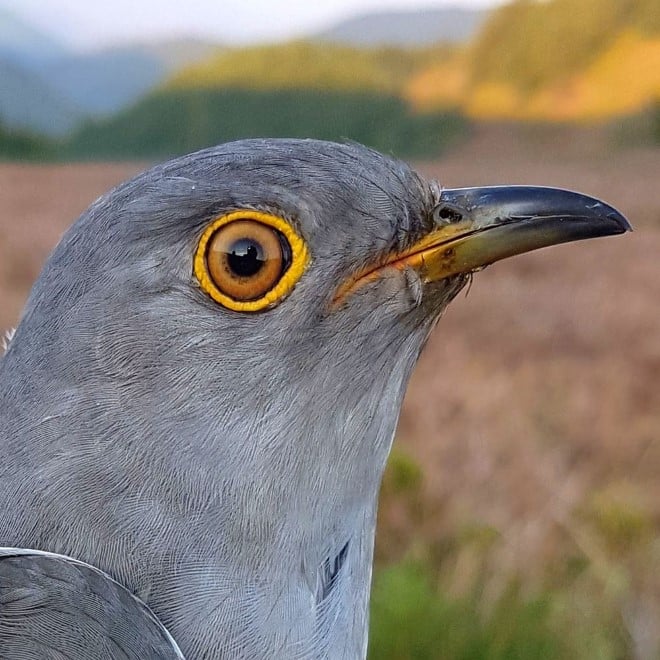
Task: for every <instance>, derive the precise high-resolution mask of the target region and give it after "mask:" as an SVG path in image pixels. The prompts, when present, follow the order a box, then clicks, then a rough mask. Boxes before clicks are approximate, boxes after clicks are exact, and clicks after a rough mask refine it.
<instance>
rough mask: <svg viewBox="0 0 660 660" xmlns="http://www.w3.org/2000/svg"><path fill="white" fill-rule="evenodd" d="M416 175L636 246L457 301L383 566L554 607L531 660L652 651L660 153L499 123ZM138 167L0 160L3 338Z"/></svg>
mask: <svg viewBox="0 0 660 660" xmlns="http://www.w3.org/2000/svg"><path fill="white" fill-rule="evenodd" d="M418 166H419V168H420V169H421V171H422V172H424V173H425V174H427V175H432V176H434V177H436V178H438V179H439V180H440V181H441V182H442V183H444V184H445V185H448V186H459V185H465V186H468V185H479V184H488V183H493V184H494V183H521V184H522V183H529V184H541V185H554V186H560V187H568V188H573V189H576V190H580V191H582V192H586V193H589V194H593V195H595V196H599V197H602V198H604V199H606V200H607V201H608V202H610V203H612V204H613V205H615V206H617V207H618V208H619V209H620V210H622V211H623V212H624V213H625V214H626V215H627V216H628V217H629V219H630V221H631V222H632V224H633V225H634V227H635V232H634V233H633V234H628V235H625V236H619V237H614V238H610V239H599V240H594V241H590V242H586V243H577V244H572V245H568V246H560V247H555V248H551V249H547V250H543V251H539V252H536V253H532V254H528V255H524V256H521V257H518V258H515V259H511V260H509V261H506V262H502V263H500V264H496V265H494V266H492V267H490V268H488V269H487V270H486V271H485V272H483V273H480V274H478V275H477V276H476V277H475V280H474V283H473V286H472V287H471V290H470V292H469V295H467V296H465V295H461V296H460V297H459V299H458V300H456V301H455V302H454V303H453V304H452V306H451V308H450V309H449V310H448V312H447V313H446V315H445V318H444V319H443V320H442V321H441V322H440V324H439V325H438V327H437V329H436V331H435V334H434V335H433V337H432V339H431V341H430V342H429V345H428V347H427V349H426V351H425V353H424V355H423V358H422V360H421V362H420V364H419V366H418V368H417V371H416V373H415V375H414V377H413V380H412V383H411V385H410V388H409V392H408V396H407V399H406V403H405V407H404V410H403V413H402V417H401V423H400V430H399V441H398V445H397V446H398V449H397V452H396V454H395V458H394V461H393V464H392V466H391V469H390V472H389V473H388V476H387V479H386V482H385V488H384V493H383V498H384V506H383V507H382V513H381V519H380V534H379V542H378V548H377V555H378V560H379V562H380V564H381V565H384V564H387V563H390V562H394V561H399V560H402V559H404V558H407V559H408V560H410V559H411V558H412V560H414V561H419V562H424V563H426V564H429V565H431V566H432V567H433V573H432V575H433V580H434V581H436V582H437V584H438V585H439V586H440V587H441V589H442V590H443V591H445V592H446V593H449V594H451V595H452V597H456V598H464V597H472V596H474V595H475V594H476V595H477V597H478V598H477V600H478V602H479V607H478V608H477V610H476V615H475V616H482V615H483V616H486V617H487V616H488V615H487V612H488V611H489V607H490V608H491V609H492V608H493V607H496V604H497V603H498V602H502V598H503V597H504V596H505V594H506V593H508V590H510V588H511V585H512V584H515V585H517V586H516V589H517V593H519V597H520V598H522V599H525V598H534V597H535V596H536V595H537V594H541V593H553V594H559V596H558V597H557V598H556V599H554V600H553V601H552V608H551V611H550V613H549V614H548V617H549V619H551V620H552V622H553V623H552V625H553V626H555V629H556V630H563V631H567V632H566V633H565V635H566V636H567V637H571V635H572V636H573V637H575V639H572V640H571V641H570V643H569V642H568V641H566V639H563V640H562V644H564V642H565V648H564V647H562V648H563V650H559V651H556V652H553V653H551V654H550V655H547V654H546V655H543V654H541V653H539V654H536V655H527V656H522V657H548V658H550V657H567V658H568V657H571V655H572V657H584V658H639V659H641V660H646V659H650V658H657V657H660V655H659V654H660V185H659V184H660V182H659V181H658V175H659V173H660V150H659V149H657V148H650V147H649V148H646V147H642V146H639V147H634V148H633V147H630V148H617V149H611V148H609V147H607V146H606V145H605V144H604V143H603V140H602V136H601V135H600V134H599V133H598V131H593V132H591V133H589V132H585V131H577V130H569V129H562V130H560V129H555V130H548V131H546V132H543V133H540V134H539V133H531V132H528V131H525V130H524V129H520V128H518V129H515V130H511V129H508V128H506V127H490V128H481V129H479V130H477V131H476V132H475V134H474V136H473V137H472V138H471V140H470V141H469V142H468V143H467V144H464V145H463V146H461V147H460V148H458V149H457V150H456V151H454V152H453V153H450V154H448V155H447V156H445V157H444V158H443V159H442V160H439V161H437V162H433V163H420V164H418ZM140 169H141V166H140V165H137V164H106V165H102V164H91V165H90V164H84V165H76V164H72V165H17V164H4V165H3V164H0V218H1V220H0V326H7V327H8V326H11V325H12V324H13V323H15V322H16V320H17V317H18V315H19V310H20V308H21V305H22V303H23V301H24V299H25V297H26V295H27V293H28V290H29V287H30V285H31V283H32V281H33V280H34V278H35V277H36V275H37V274H38V271H39V267H40V264H41V263H42V261H43V260H44V258H45V257H46V255H47V253H48V251H49V250H50V248H51V247H52V246H53V245H54V243H55V242H56V241H57V239H58V237H59V236H60V235H61V233H62V231H63V230H64V229H65V228H66V227H67V225H68V224H69V223H70V222H71V221H72V220H74V219H75V217H76V216H77V215H78V214H79V213H80V212H81V211H82V210H83V209H84V208H85V207H86V206H87V205H88V204H89V203H90V202H92V201H93V200H94V199H95V198H96V197H97V196H98V195H100V194H101V193H102V192H104V191H105V190H107V189H108V188H109V187H111V186H112V185H114V184H115V183H117V182H119V181H120V180H122V179H124V178H125V177H127V176H130V175H132V174H134V173H136V172H137V171H138V170H140ZM608 626H609V627H611V628H612V630H614V632H612V630H610V628H608ZM578 631H582V632H578ZM599 631H600V632H599ZM601 632H602V634H601ZM610 633H612V634H611V637H610V636H608V635H609V634H610ZM613 640H614V641H613ZM617 640H618V641H617ZM598 644H600V646H598ZM566 649H570V650H566ZM576 649H577V650H576ZM580 649H583V650H582V651H580ZM578 653H579V655H576V654H578ZM450 656H451V653H450V652H449V651H448V652H447V653H446V654H445V655H444V656H443V655H438V657H450ZM391 657H401V658H404V657H420V658H421V657H432V656H426V655H417V656H413V655H410V656H408V655H405V654H400V655H396V654H394V655H392V656H391ZM451 657H465V658H472V657H474V658H477V657H493V658H494V657H502V658H503V659H504V658H506V657H518V656H514V655H507V654H506V653H504V654H503V655H501V656H497V655H492V654H491V655H477V654H474V655H469V654H464V655H460V654H458V653H457V654H455V655H454V656H451Z"/></svg>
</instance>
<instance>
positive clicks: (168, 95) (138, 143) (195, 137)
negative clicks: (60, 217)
mask: <svg viewBox="0 0 660 660" xmlns="http://www.w3.org/2000/svg"><path fill="white" fill-rule="evenodd" d="M465 128H466V124H465V121H464V120H462V119H461V118H460V117H459V116H458V115H456V114H452V113H446V112H444V113H442V112H440V113H438V112H436V113H433V114H423V115H420V114H418V115H413V114H411V113H410V112H409V111H408V109H407V108H406V104H405V103H404V102H403V101H402V100H401V99H399V98H397V97H394V96H387V95H383V94H377V93H364V92H331V91H313V90H309V89H305V90H243V89H217V90H216V89H192V90H177V91H161V92H160V93H158V94H154V95H152V96H149V97H147V98H146V99H145V100H144V101H142V102H141V103H139V104H138V105H136V106H135V107H133V108H131V109H130V110H128V111H126V112H124V113H121V114H120V115H118V116H116V117H114V118H112V119H110V120H108V121H106V122H102V123H96V124H89V125H87V126H85V127H83V128H82V130H80V131H79V132H78V133H77V134H76V135H75V136H74V137H73V139H72V141H71V143H70V145H69V147H68V148H67V155H68V156H72V157H78V158H80V157H83V158H84V157H88V158H97V157H106V158H108V157H109V158H160V157H164V156H169V155H172V154H181V153H185V152H189V151H194V150H196V149H200V148H202V147H206V146H209V145H213V144H218V143H220V142H225V141H228V140H234V139H238V138H249V137H266V136H268V137H277V136H282V137H312V138H320V139H330V140H342V139H351V140H356V141H359V142H362V143H364V144H367V145H370V146H372V147H374V148H376V149H379V150H381V151H385V152H388V153H396V154H400V155H407V156H431V155H436V154H437V153H439V151H440V150H442V149H443V148H444V147H445V146H447V144H449V143H451V142H452V141H454V140H456V139H457V138H458V137H460V136H461V135H462V134H463V132H464V131H465Z"/></svg>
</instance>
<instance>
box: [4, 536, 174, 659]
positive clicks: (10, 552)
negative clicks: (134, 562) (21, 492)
mask: <svg viewBox="0 0 660 660" xmlns="http://www.w3.org/2000/svg"><path fill="white" fill-rule="evenodd" d="M31 555H32V556H34V555H36V556H39V557H50V558H51V559H59V560H60V561H68V562H70V563H72V564H77V565H79V566H85V567H86V568H88V569H90V570H91V571H94V572H96V573H100V574H101V575H103V577H104V578H105V579H106V580H109V581H110V582H113V583H114V584H116V585H118V586H119V587H120V588H121V589H123V590H124V591H127V592H128V593H129V594H130V595H131V597H132V598H133V599H134V600H135V601H136V602H137V603H139V604H140V605H141V606H142V607H144V609H145V610H147V612H148V613H149V614H150V615H151V616H152V617H153V621H154V623H155V624H156V625H157V626H158V627H159V628H160V629H161V631H162V632H163V634H164V635H165V638H166V639H167V641H168V642H170V644H171V645H172V649H173V650H174V651H175V652H176V653H177V656H178V657H179V658H181V660H186V659H185V657H184V655H183V653H181V649H180V648H179V645H178V644H177V643H176V642H175V641H174V638H173V637H172V635H170V633H169V631H168V630H167V628H166V627H165V626H164V625H163V624H162V623H161V621H160V619H159V618H158V617H157V616H156V615H155V614H154V613H153V611H152V610H151V608H150V607H149V606H148V605H147V604H146V603H144V602H143V601H142V600H140V599H139V598H138V597H137V596H136V595H135V594H132V593H131V592H130V591H128V589H126V587H124V586H123V585H122V584H120V583H119V582H117V581H116V580H113V579H112V578H111V577H110V576H109V575H108V574H107V573H105V572H104V571H102V570H101V569H99V568H96V566H92V565H91V564H87V563H85V562H84V561H80V560H78V559H74V558H73V557H67V556H66V555H59V554H57V553H55V552H45V551H43V550H32V549H28V548H3V547H0V559H2V558H3V557H16V556H22V557H26V556H27V557H29V556H31Z"/></svg>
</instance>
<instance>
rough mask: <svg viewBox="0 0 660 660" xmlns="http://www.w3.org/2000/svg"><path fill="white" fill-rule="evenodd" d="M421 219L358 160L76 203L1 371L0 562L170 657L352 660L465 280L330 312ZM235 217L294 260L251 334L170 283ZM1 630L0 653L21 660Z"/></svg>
mask: <svg viewBox="0 0 660 660" xmlns="http://www.w3.org/2000/svg"><path fill="white" fill-rule="evenodd" d="M440 198H441V190H440V188H439V186H437V185H435V184H429V183H427V182H425V181H423V180H422V179H421V178H420V177H419V176H417V175H416V174H415V173H414V172H413V171H412V170H410V168H408V167H407V166H406V165H404V164H402V163H399V162H397V161H393V160H390V159H388V158H385V157H383V156H381V155H379V154H377V153H375V152H373V151H370V150H367V149H365V148H363V147H360V146H358V145H337V144H331V143H325V142H318V141H294V140H250V141H243V142H238V143H232V144H228V145H223V146H220V147H217V148H213V149H209V150H206V151H202V152H199V153H197V154H193V155H191V156H187V157H184V158H180V159H177V160H175V161H172V162H169V163H166V164H164V165H160V166H157V167H155V168H153V169H152V170H149V171H147V172H146V173H144V174H142V175H140V176H138V177H136V178H135V179H134V180H132V181H130V182H128V183H126V184H123V185H121V186H120V187H118V188H117V189H116V190H114V191H112V192H110V193H109V194H108V195H106V196H104V197H102V198H101V199H100V200H98V201H97V202H96V203H95V204H94V205H92V206H91V207H90V209H89V210H88V211H87V212H86V213H84V214H83V216H82V217H81V218H80V219H79V220H78V221H77V222H76V223H75V224H74V226H73V227H72V228H71V230H70V231H69V232H68V233H67V234H66V235H65V237H64V238H63V239H62V241H61V242H60V244H59V245H58V247H57V248H56V250H55V251H54V253H53V255H52V256H51V258H50V259H49V261H48V263H47V264H46V266H45V268H44V270H43V272H42V274H41V276H40V278H39V280H38V281H37V283H36V285H35V287H34V289H33V291H32V293H31V296H30V298H29V301H28V303H27V306H26V309H25V312H24V315H23V318H22V320H21V323H20V325H19V326H18V328H17V330H16V334H15V336H14V338H13V340H12V341H11V344H10V346H9V348H8V351H7V353H6V355H5V356H4V357H3V358H2V359H0V411H1V426H0V450H1V451H2V454H3V461H2V463H1V464H0V546H12V547H21V548H36V549H38V550H43V551H48V552H54V553H60V554H62V555H66V556H69V557H71V558H74V559H75V560H79V561H82V562H85V563H87V564H89V565H91V566H93V567H96V568H97V569H98V570H99V571H102V572H104V573H106V574H107V575H108V576H109V578H111V579H112V580H115V581H116V582H118V583H119V584H121V585H123V587H125V588H126V589H127V590H128V591H129V592H130V593H132V594H133V595H134V596H135V597H136V598H137V599H139V600H140V601H143V602H144V603H145V604H146V605H147V606H148V607H149V608H150V609H151V610H152V611H153V612H154V613H155V615H156V616H157V617H158V618H159V619H160V621H161V622H162V624H163V625H164V626H165V627H166V628H167V630H169V632H170V633H171V635H172V636H173V638H174V639H175V640H176V642H177V643H178V645H179V647H180V648H181V651H182V652H183V654H184V655H185V657H186V658H188V659H189V660H192V659H201V658H252V659H259V658H283V659H285V658H324V657H328V658H360V657H363V656H364V655H365V653H366V643H367V635H366V630H367V619H368V617H367V609H368V597H369V585H370V577H371V561H372V552H373V541H374V528H375V516H376V500H377V493H378V487H379V483H380V479H381V475H382V472H383V469H384V466H385V462H386V459H387V455H388V452H389V449H390V446H391V442H392V438H393V435H394V431H395V427H396V422H397V418H398V414H399V409H400V405H401V401H402V398H403V395H404V391H405V386H406V383H407V380H408V378H409V375H410V373H411V371H412V369H413V366H414V364H415V362H416V360H417V357H418V355H419V353H420V351H421V349H422V347H423V345H424V342H425V340H426V338H427V336H428V334H429V332H430V330H431V329H432V327H433V325H434V324H435V322H436V320H437V318H438V316H439V315H440V313H441V312H442V310H443V309H444V308H445V306H446V305H447V304H448V303H449V301H450V300H451V299H452V298H453V297H454V296H455V295H456V294H457V293H458V292H459V291H460V289H461V288H462V287H463V286H464V284H465V283H466V282H467V281H468V279H469V273H457V274H454V275H451V276H449V277H445V278H443V279H440V280H438V281H434V282H430V283H429V282H424V283H422V280H421V278H420V275H419V274H417V273H416V272H415V271H414V270H412V269H410V268H406V269H403V270H397V269H389V270H388V271H387V272H385V273H384V274H383V276H382V277H379V278H378V279H377V280H375V281H373V282H372V283H370V284H369V285H368V286H364V287H361V288H359V289H357V290H356V291H355V292H354V293H353V294H352V295H351V296H350V297H349V298H348V299H347V300H345V301H344V302H343V304H342V305H341V307H340V308H335V307H333V305H332V301H333V296H334V295H335V293H336V290H337V286H338V284H339V283H340V282H341V281H342V280H343V279H344V278H346V277H347V276H348V275H350V274H351V273H355V272H359V271H360V270H361V269H362V268H364V267H365V266H367V265H368V264H371V263H374V261H375V260H376V261H378V259H380V258H386V257H387V255H390V254H392V253H394V252H400V251H404V250H406V249H407V248H409V247H410V246H412V245H414V244H415V243H416V241H418V240H420V239H421V238H422V237H424V236H425V235H427V234H428V233H429V232H430V231H432V230H434V228H435V227H436V223H437V222H438V218H437V216H436V215H434V214H433V212H432V211H433V209H434V208H435V207H436V206H437V204H438V203H439V201H440ZM236 208H239V209H256V210H261V211H266V212H272V213H275V214H277V215H279V216H282V217H284V218H287V219H288V220H289V221H290V222H291V223H292V224H293V225H294V226H295V227H296V229H297V231H298V232H299V233H300V234H301V235H302V236H303V237H304V238H305V240H306V241H307V243H308V245H309V247H310V252H311V254H312V261H311V263H310V265H309V268H308V269H307V271H306V272H305V274H304V275H303V276H302V278H301V279H300V281H299V282H298V283H297V285H296V286H295V288H294V290H293V291H292V292H291V294H290V295H289V296H288V297H287V298H286V299H285V300H284V301H283V302H281V303H280V304H279V305H277V306H276V307H274V308H273V309H270V310H268V311H267V312H264V313H257V314H246V313H240V312H234V311H231V310H229V309H225V308H223V307H222V306H220V305H218V304H216V303H215V302H214V301H212V300H211V299H210V298H209V296H207V295H206V294H205V293H204V292H203V291H201V290H200V288H199V286H198V284H197V282H196V281H195V278H194V277H193V276H192V273H191V259H192V254H193V252H194V250H195V246H196V244H197V241H198V240H199V237H200V234H201V232H202V231H203V230H204V228H205V227H206V225H207V224H208V223H209V221H210V220H211V219H213V218H214V217H216V216H218V215H221V214H223V213H225V212H228V211H231V210H233V209H236ZM610 233H611V232H610ZM528 249H531V248H528ZM1 564H2V562H1V561H0V565H1ZM1 575H2V574H1V573H0V579H2V577H1ZM109 584H114V583H109ZM2 616H3V614H2V612H1V611H0V656H1V657H20V656H16V655H14V654H15V652H16V649H15V647H14V646H12V641H11V639H10V638H8V637H7V636H6V635H3V633H2V630H3V628H2ZM67 643H68V641H67ZM8 645H9V646H8ZM52 657H57V656H56V655H53V656H52ZM74 657H76V656H74ZM163 657H165V656H163Z"/></svg>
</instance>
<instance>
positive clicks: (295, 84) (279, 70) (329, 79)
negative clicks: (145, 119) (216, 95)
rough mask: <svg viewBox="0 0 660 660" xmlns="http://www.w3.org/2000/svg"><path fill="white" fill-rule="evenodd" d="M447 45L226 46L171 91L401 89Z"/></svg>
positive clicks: (176, 80)
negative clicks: (412, 74) (416, 48)
mask: <svg viewBox="0 0 660 660" xmlns="http://www.w3.org/2000/svg"><path fill="white" fill-rule="evenodd" d="M447 52H450V48H449V47H443V46H441V47H436V48H428V49H423V50H421V49H420V50H404V49H400V48H375V49H366V48H355V47H350V46H341V45H336V44H327V43H326V44H319V43H311V42H306V41H295V42H291V43H287V44H278V45H268V46H254V47H250V48H241V49H236V50H228V51H225V52H222V53H219V54H218V55H216V56H215V57H212V58H211V59H209V60H206V61H205V62H202V63H199V64H196V65H193V66H190V67H188V68H185V69H183V70H182V71H181V72H180V73H179V74H178V75H176V76H175V77H174V78H173V79H172V80H171V81H170V82H169V84H168V85H166V88H167V89H192V88H195V89H197V88H219V87H235V88H244V89H321V90H334V91H337V90H341V91H372V92H384V93H388V94H396V93H398V92H399V91H400V90H401V88H402V86H403V84H404V83H405V81H406V80H407V79H408V77H409V76H410V75H411V73H413V72H414V71H415V70H416V69H418V68H419V67H420V66H422V65H423V64H424V62H426V61H428V59H429V58H438V57H442V56H444V54H445V53H447Z"/></svg>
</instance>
